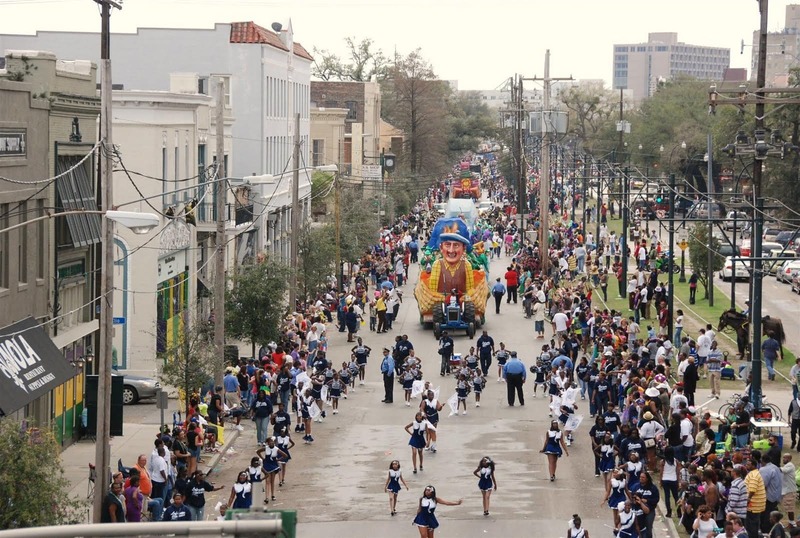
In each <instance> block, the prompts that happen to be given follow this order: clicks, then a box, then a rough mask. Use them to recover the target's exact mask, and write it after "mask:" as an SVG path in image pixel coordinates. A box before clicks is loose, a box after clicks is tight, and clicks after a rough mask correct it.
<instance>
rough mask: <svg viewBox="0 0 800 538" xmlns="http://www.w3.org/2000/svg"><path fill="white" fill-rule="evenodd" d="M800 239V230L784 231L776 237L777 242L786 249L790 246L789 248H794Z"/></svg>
mask: <svg viewBox="0 0 800 538" xmlns="http://www.w3.org/2000/svg"><path fill="white" fill-rule="evenodd" d="M799 237H800V230H784V231H782V232H779V233H778V235H776V236H775V242H776V243H780V244H781V245H783V246H784V247H785V246H787V245H790V246H789V248H791V247H792V246H794V242H795V241H796V240H797V238H799Z"/></svg>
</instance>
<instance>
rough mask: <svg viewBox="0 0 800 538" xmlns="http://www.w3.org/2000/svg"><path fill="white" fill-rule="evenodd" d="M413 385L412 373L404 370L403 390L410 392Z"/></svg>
mask: <svg viewBox="0 0 800 538" xmlns="http://www.w3.org/2000/svg"><path fill="white" fill-rule="evenodd" d="M413 385H414V372H413V371H411V370H410V369H409V370H406V371H405V372H403V390H405V391H408V392H411V389H412V388H413Z"/></svg>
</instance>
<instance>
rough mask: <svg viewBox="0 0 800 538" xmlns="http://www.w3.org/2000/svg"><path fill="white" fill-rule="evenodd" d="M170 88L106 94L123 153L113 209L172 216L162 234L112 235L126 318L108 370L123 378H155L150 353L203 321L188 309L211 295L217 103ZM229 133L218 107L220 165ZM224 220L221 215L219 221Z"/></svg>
mask: <svg viewBox="0 0 800 538" xmlns="http://www.w3.org/2000/svg"><path fill="white" fill-rule="evenodd" d="M171 89H172V90H173V91H152V90H150V91H147V90H122V91H115V92H113V108H114V126H113V136H114V144H115V146H117V147H118V148H119V151H120V154H121V161H120V162H119V163H117V166H116V168H117V169H118V171H116V172H115V173H114V205H115V206H118V207H119V208H120V209H124V210H133V211H142V212H158V213H161V214H169V212H172V213H173V214H174V215H176V218H173V219H169V218H167V217H165V216H162V225H161V227H160V228H159V229H158V230H156V231H154V232H151V233H149V234H147V235H136V234H134V233H132V232H130V231H129V230H127V229H126V228H124V227H121V226H119V227H117V228H116V232H117V237H116V238H115V241H114V243H115V253H114V260H115V262H114V265H115V268H114V287H115V290H116V291H115V297H114V306H115V312H114V316H115V317H119V318H124V319H125V323H124V324H121V325H117V326H116V329H115V333H114V350H115V353H116V355H115V358H116V363H117V366H118V367H119V368H120V369H122V370H125V371H127V372H130V373H136V374H142V375H149V376H152V375H153V374H154V372H155V371H156V370H157V365H158V361H157V360H156V356H157V353H158V352H159V351H164V350H165V349H167V348H169V347H171V346H172V345H173V344H174V343H175V342H176V341H177V338H178V337H179V336H180V335H181V333H182V331H183V330H184V327H185V326H187V325H186V323H188V322H189V321H190V320H191V317H192V316H195V315H198V316H207V315H208V308H209V307H208V305H203V304H200V305H199V308H194V305H196V304H197V299H198V290H199V289H204V288H205V287H210V286H211V284H212V282H213V278H214V263H213V257H212V254H213V252H214V234H215V230H216V220H215V217H216V212H215V206H214V204H215V200H216V190H215V186H216V183H214V182H213V181H214V177H213V175H214V173H213V170H212V169H211V167H210V165H211V163H213V162H214V160H215V159H216V155H215V149H216V137H215V132H216V123H215V121H214V111H215V106H214V104H215V103H214V99H213V98H211V97H209V96H207V95H202V94H199V93H197V76H196V75H194V74H179V75H174V76H172V77H171ZM233 125H234V121H233V118H232V114H231V109H230V107H226V109H225V132H226V138H225V153H226V155H225V157H226V158H227V160H228V161H230V160H232V159H233V158H234V155H235V154H234V153H233V144H232V139H231V138H230V135H231V132H232V126H233ZM122 168H124V170H119V169H122ZM176 191H177V192H176ZM226 192H227V193H229V195H228V197H227V200H226V208H227V207H229V206H230V205H231V204H232V203H233V195H232V194H230V193H231V190H230V189H227V188H226ZM143 197H144V198H147V201H146V202H145V201H141V199H142V198H143ZM193 200H197V201H198V203H197V207H195V209H194V211H193V212H192V214H193V216H194V217H195V221H196V224H195V225H191V224H187V222H186V219H185V218H184V213H185V208H186V205H187V204H188V203H190V202H191V201H193ZM228 213H230V215H229V214H228ZM232 216H233V214H232V212H228V211H226V214H225V215H224V216H223V217H224V218H225V219H226V220H228V218H232ZM251 220H252V219H251ZM230 226H231V227H232V226H233V223H232V222H231V223H230ZM250 227H251V228H252V223H251V224H250ZM235 245H236V240H235V239H234V240H232V241H231V243H230V245H229V248H228V254H229V260H231V261H232V259H233V253H234V252H235ZM230 265H231V263H229V264H228V266H230Z"/></svg>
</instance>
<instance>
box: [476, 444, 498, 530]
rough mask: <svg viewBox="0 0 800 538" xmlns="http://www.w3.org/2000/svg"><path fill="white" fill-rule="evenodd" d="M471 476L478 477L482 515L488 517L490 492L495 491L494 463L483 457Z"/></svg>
mask: <svg viewBox="0 0 800 538" xmlns="http://www.w3.org/2000/svg"><path fill="white" fill-rule="evenodd" d="M472 474H474V475H475V476H477V477H478V489H479V490H481V496H482V497H483V515H484V516H488V515H489V498H490V497H491V496H492V491H493V490H497V479H496V478H495V476H494V462H493V461H492V460H491V458H488V457H484V458H483V459H481V461H480V462H478V468H477V469H475V471H473V473H472Z"/></svg>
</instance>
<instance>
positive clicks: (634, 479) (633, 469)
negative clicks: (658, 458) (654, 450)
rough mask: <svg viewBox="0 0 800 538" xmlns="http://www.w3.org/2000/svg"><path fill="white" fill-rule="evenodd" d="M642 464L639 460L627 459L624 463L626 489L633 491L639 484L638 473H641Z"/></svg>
mask: <svg viewBox="0 0 800 538" xmlns="http://www.w3.org/2000/svg"><path fill="white" fill-rule="evenodd" d="M642 467H644V465H643V464H642V462H641V461H637V462H636V463H633V462H632V461H629V462H627V463H626V464H625V470H626V471H628V489H629V490H631V491H633V490H635V489H636V487H637V486H638V485H639V475H640V474H641V473H642Z"/></svg>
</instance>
